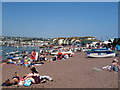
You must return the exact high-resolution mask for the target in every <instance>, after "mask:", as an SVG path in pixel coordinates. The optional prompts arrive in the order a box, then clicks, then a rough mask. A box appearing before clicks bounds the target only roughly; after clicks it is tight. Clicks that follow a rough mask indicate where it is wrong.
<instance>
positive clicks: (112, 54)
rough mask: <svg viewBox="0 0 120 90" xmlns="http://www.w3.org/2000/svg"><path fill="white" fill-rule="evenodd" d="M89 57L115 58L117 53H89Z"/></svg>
mask: <svg viewBox="0 0 120 90" xmlns="http://www.w3.org/2000/svg"><path fill="white" fill-rule="evenodd" d="M87 56H88V57H94V58H95V57H96V58H98V57H103V58H104V57H115V56H116V53H115V52H88V53H87Z"/></svg>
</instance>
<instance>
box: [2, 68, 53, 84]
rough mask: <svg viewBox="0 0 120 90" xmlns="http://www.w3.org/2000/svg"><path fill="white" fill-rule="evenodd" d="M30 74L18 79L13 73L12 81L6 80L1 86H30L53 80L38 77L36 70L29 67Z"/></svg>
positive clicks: (48, 77) (16, 74)
mask: <svg viewBox="0 0 120 90" xmlns="http://www.w3.org/2000/svg"><path fill="white" fill-rule="evenodd" d="M30 70H31V73H29V74H26V75H24V76H23V77H20V76H19V75H18V73H17V72H15V76H14V77H13V78H12V80H10V79H7V80H6V81H5V82H4V83H2V86H12V85H18V86H31V85H32V84H38V83H45V82H46V81H53V79H52V78H51V77H50V76H46V75H44V76H40V75H39V73H38V71H37V69H36V68H35V67H34V66H32V67H30Z"/></svg>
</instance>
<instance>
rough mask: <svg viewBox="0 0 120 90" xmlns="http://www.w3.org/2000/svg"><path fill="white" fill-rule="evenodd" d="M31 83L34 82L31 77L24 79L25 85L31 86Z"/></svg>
mask: <svg viewBox="0 0 120 90" xmlns="http://www.w3.org/2000/svg"><path fill="white" fill-rule="evenodd" d="M31 84H32V81H31V80H30V79H27V80H25V81H24V84H23V86H27V87H28V86H31Z"/></svg>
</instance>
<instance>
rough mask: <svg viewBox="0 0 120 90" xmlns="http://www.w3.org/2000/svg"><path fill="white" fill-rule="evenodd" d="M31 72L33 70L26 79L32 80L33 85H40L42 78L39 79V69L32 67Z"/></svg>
mask: <svg viewBox="0 0 120 90" xmlns="http://www.w3.org/2000/svg"><path fill="white" fill-rule="evenodd" d="M30 70H31V73H29V74H27V75H26V77H25V78H24V79H27V78H29V79H30V80H32V83H33V84H38V83H40V78H39V76H40V75H39V73H38V71H37V69H36V68H35V67H34V66H32V67H31V68H30Z"/></svg>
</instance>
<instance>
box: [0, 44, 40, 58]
mask: <svg viewBox="0 0 120 90" xmlns="http://www.w3.org/2000/svg"><path fill="white" fill-rule="evenodd" d="M33 49H35V51H37V52H39V51H40V48H39V47H18V48H17V47H7V46H0V50H3V52H0V57H1V56H2V58H0V59H1V60H3V59H6V58H5V53H9V52H15V51H20V52H22V51H27V52H29V53H31V51H32V50H33Z"/></svg>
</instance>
